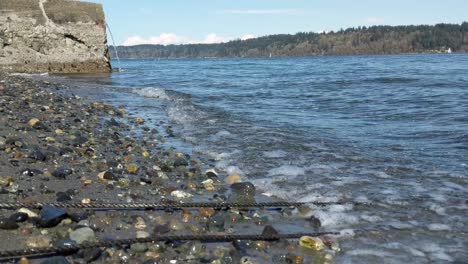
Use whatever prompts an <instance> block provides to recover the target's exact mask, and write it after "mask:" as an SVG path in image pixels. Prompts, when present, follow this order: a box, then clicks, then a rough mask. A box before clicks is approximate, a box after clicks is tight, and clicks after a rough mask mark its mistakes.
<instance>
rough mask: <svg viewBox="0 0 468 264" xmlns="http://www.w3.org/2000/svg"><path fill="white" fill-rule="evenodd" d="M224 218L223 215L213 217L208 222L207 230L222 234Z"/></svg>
mask: <svg viewBox="0 0 468 264" xmlns="http://www.w3.org/2000/svg"><path fill="white" fill-rule="evenodd" d="M225 221H226V220H225V218H224V216H223V215H220V214H218V215H215V216H213V217H211V218H210V220H209V221H208V229H209V230H210V231H215V232H223V231H224V223H225Z"/></svg>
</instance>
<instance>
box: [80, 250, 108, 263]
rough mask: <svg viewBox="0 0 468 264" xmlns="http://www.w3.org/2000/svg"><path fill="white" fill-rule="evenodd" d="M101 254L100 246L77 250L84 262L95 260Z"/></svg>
mask: <svg viewBox="0 0 468 264" xmlns="http://www.w3.org/2000/svg"><path fill="white" fill-rule="evenodd" d="M101 254H102V250H101V249H100V248H90V249H83V250H80V252H78V255H80V256H81V257H82V258H83V259H84V261H86V263H89V262H93V261H95V260H97V259H98V258H99V257H100V256H101Z"/></svg>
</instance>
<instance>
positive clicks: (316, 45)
mask: <svg viewBox="0 0 468 264" xmlns="http://www.w3.org/2000/svg"><path fill="white" fill-rule="evenodd" d="M109 48H110V49H109V51H110V55H111V57H116V55H115V50H114V46H109ZM115 49H116V50H117V52H118V55H119V57H120V58H122V59H125V58H133V59H141V58H154V59H158V58H269V57H303V56H325V55H390V54H421V53H422V54H424V53H466V52H468V22H463V23H461V24H437V25H433V26H430V25H419V26H413V25H410V26H372V27H358V28H348V29H342V30H340V31H337V32H333V31H331V32H328V33H314V32H300V33H297V34H295V35H290V34H282V35H270V36H264V37H259V38H254V39H248V40H234V41H230V42H226V43H218V44H183V45H167V46H164V45H136V46H116V47H115Z"/></svg>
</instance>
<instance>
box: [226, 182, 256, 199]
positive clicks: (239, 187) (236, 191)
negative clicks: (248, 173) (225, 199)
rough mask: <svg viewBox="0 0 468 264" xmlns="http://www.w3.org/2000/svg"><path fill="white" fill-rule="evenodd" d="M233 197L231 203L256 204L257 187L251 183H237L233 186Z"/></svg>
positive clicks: (230, 197)
mask: <svg viewBox="0 0 468 264" xmlns="http://www.w3.org/2000/svg"><path fill="white" fill-rule="evenodd" d="M231 190H232V195H230V196H229V201H230V202H234V203H241V204H242V203H253V202H255V186H254V185H253V184H252V183H250V182H237V183H233V184H231Z"/></svg>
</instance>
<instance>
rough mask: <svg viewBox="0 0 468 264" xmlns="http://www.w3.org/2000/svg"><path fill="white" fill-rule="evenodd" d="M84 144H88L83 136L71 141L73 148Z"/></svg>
mask: <svg viewBox="0 0 468 264" xmlns="http://www.w3.org/2000/svg"><path fill="white" fill-rule="evenodd" d="M86 142H88V138H87V137H85V136H81V135H79V136H77V137H76V138H75V140H73V143H72V144H73V146H75V147H82V146H83V145H84V144H85V143H86Z"/></svg>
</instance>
